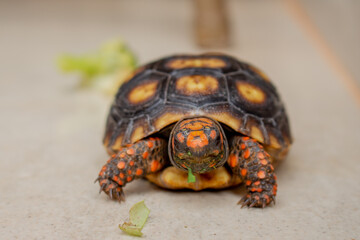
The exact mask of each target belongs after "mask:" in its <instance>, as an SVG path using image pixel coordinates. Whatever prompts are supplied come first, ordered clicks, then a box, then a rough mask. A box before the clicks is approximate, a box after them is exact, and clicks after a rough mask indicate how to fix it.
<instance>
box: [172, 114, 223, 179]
mask: <svg viewBox="0 0 360 240" xmlns="http://www.w3.org/2000/svg"><path fill="white" fill-rule="evenodd" d="M228 152H229V147H228V143H227V139H226V136H225V134H224V130H223V129H222V127H221V125H220V124H219V123H218V122H217V121H215V120H213V119H211V118H208V117H191V118H185V119H182V120H180V121H179V122H177V123H176V124H175V126H174V127H173V129H172V131H171V134H170V139H169V157H170V161H171V163H172V164H173V165H174V166H176V167H178V168H180V169H183V170H185V171H187V170H189V169H191V170H192V172H194V173H205V172H209V171H211V170H213V169H215V168H217V167H220V166H222V165H224V163H225V162H226V160H227V157H228Z"/></svg>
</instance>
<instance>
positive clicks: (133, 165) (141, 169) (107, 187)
mask: <svg viewBox="0 0 360 240" xmlns="http://www.w3.org/2000/svg"><path fill="white" fill-rule="evenodd" d="M166 156H167V144H166V141H165V140H163V139H160V138H148V139H143V140H141V141H138V142H136V143H134V144H130V145H127V146H126V147H124V148H122V149H120V150H119V152H118V153H117V154H114V155H112V156H111V158H110V159H109V160H108V161H107V163H106V164H105V165H104V166H103V168H102V169H101V171H100V173H99V177H98V178H97V179H96V180H97V181H99V184H100V192H101V191H104V192H105V193H106V194H108V195H109V196H110V198H111V199H117V200H119V201H123V200H125V198H124V193H123V190H122V189H123V187H124V186H125V185H126V184H127V183H129V182H131V181H133V180H134V179H135V178H140V177H143V176H145V175H146V174H149V173H153V172H156V171H159V170H160V169H161V168H162V167H163V166H164V165H165V162H166V159H167V158H166Z"/></svg>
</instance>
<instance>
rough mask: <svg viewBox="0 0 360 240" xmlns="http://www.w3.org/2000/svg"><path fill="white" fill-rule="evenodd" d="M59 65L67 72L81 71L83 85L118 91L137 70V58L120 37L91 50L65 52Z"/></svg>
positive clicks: (111, 91)
mask: <svg viewBox="0 0 360 240" xmlns="http://www.w3.org/2000/svg"><path fill="white" fill-rule="evenodd" d="M57 66H58V68H59V69H60V70H61V71H62V72H64V73H77V74H79V75H80V84H79V85H80V87H94V88H98V89H100V90H103V91H104V90H105V91H108V92H109V93H114V92H116V91H117V89H118V87H119V85H121V84H122V83H123V82H124V80H125V79H126V78H127V76H128V75H129V74H130V73H131V72H132V71H133V70H135V68H136V67H137V60H136V57H135V55H134V53H133V52H132V51H131V50H130V49H129V48H128V47H127V46H126V44H125V42H124V41H122V40H121V39H117V40H113V41H109V42H106V43H105V44H103V45H102V46H101V47H100V48H99V49H98V50H96V51H93V52H90V53H85V54H82V55H73V54H63V55H61V56H59V58H58V59H57ZM103 81H106V82H105V83H102V82H103Z"/></svg>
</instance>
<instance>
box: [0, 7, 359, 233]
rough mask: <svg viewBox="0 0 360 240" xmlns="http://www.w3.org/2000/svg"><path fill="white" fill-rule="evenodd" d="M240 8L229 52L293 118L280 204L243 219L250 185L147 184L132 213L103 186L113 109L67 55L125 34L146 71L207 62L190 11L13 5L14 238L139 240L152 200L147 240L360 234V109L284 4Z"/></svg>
mask: <svg viewBox="0 0 360 240" xmlns="http://www.w3.org/2000/svg"><path fill="white" fill-rule="evenodd" d="M138 3H142V5H138ZM230 3H231V7H230V10H231V13H232V16H231V17H232V20H233V22H234V24H233V26H232V29H233V32H234V35H233V43H234V44H233V47H232V48H231V49H227V50H224V51H226V52H227V53H230V54H232V55H234V56H236V57H239V58H241V59H246V60H247V61H249V62H252V63H254V64H255V65H257V66H259V67H260V68H262V69H264V70H265V72H266V73H267V74H268V75H269V76H270V77H271V78H272V79H273V82H274V83H275V85H277V86H278V90H279V92H280V93H281V96H282V98H283V99H284V100H285V102H286V106H287V109H288V112H289V116H290V120H291V127H292V130H293V135H294V138H295V143H294V146H293V147H292V149H291V151H290V155H289V157H288V159H287V160H286V161H285V162H284V163H283V164H282V165H281V166H280V167H279V168H278V169H277V175H278V179H279V180H278V184H279V188H278V189H279V191H278V197H277V204H276V205H275V206H272V207H269V208H266V209H246V208H245V209H240V207H239V206H238V205H236V203H237V201H238V200H239V199H240V198H241V196H242V195H243V194H244V189H243V188H233V189H228V190H224V191H204V192H171V191H165V190H161V189H159V188H157V187H155V186H153V185H151V184H150V183H148V182H146V181H143V180H138V181H135V182H133V183H131V184H129V185H128V186H126V188H125V194H126V195H127V200H126V202H125V203H123V204H118V203H116V202H113V201H109V200H108V199H107V197H106V196H104V195H100V196H99V195H98V194H97V192H98V186H97V185H95V184H93V183H92V182H93V180H94V179H95V178H96V176H97V174H98V172H99V170H100V168H101V167H102V165H103V164H104V163H105V161H106V160H107V159H108V156H107V155H106V153H105V150H104V149H103V147H102V145H101V138H102V133H103V128H104V124H105V117H106V114H107V111H108V107H109V104H110V102H111V99H110V98H107V97H105V96H103V95H101V94H99V93H97V92H93V91H75V90H74V86H75V82H76V77H69V76H63V75H61V74H59V73H58V72H57V70H56V69H55V67H54V59H55V58H56V56H57V55H58V54H59V53H61V52H63V51H69V52H75V53H76V52H79V53H81V52H84V51H87V50H89V49H92V48H95V47H96V46H97V45H99V44H100V43H101V42H103V41H105V40H108V39H109V38H113V37H116V36H118V35H121V36H123V37H124V38H125V39H126V40H127V41H128V42H129V43H130V44H131V46H132V47H133V48H134V49H135V51H136V53H137V54H138V56H139V59H140V60H141V62H146V61H148V60H151V59H154V58H158V57H160V56H163V55H167V54H171V53H175V52H200V51H201V49H197V48H196V46H194V45H193V41H192V35H191V33H192V31H191V30H192V28H191V2H190V1H171V5H170V3H169V1H160V0H157V1H130V0H129V1H115V0H113V1H109V0H107V1H101V2H100V1H80V2H73V1H62V2H55V1H53V2H50V1H45V0H43V1H35V0H33V1H24V2H22V3H21V4H19V3H17V2H15V1H2V2H1V3H0V20H1V21H0V53H1V55H0V112H1V117H0V133H1V137H0V214H1V218H0V238H1V239H16V238H18V239H132V237H129V236H126V235H124V234H122V232H121V231H120V230H119V229H118V228H117V225H118V224H119V223H121V222H123V221H124V220H126V219H127V217H128V211H129V209H130V207H131V206H132V205H133V204H134V203H136V202H138V201H141V200H144V199H145V202H146V204H147V206H148V207H149V208H150V210H151V213H150V217H149V219H148V222H147V223H146V225H145V227H144V229H143V233H144V237H145V238H146V239H259V238H263V239H359V238H360V231H359V225H360V210H359V205H358V204H359V200H360V185H359V182H360V175H359V172H360V165H359V156H360V149H359V147H358V145H359V143H360V128H359V125H358V124H359V122H360V111H359V106H357V105H356V104H355V101H354V100H353V98H352V97H351V96H350V95H349V93H348V92H347V91H346V89H345V87H344V86H343V84H342V82H341V80H340V79H337V78H336V75H334V73H333V72H332V70H331V69H330V68H329V66H328V65H326V62H324V60H323V58H322V57H321V56H320V55H319V54H318V52H317V50H316V48H314V46H312V45H311V41H310V40H309V39H308V37H307V36H304V35H303V32H302V31H300V30H299V29H298V25H297V23H296V22H294V19H293V18H292V16H291V15H289V13H288V12H286V8H285V7H284V6H283V5H282V2H278V1H265V0H264V1H240V2H239V1H231V2H230ZM155 5H156V7H155ZM165 19H166V20H165ZM250 23H251V25H250Z"/></svg>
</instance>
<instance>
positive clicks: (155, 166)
mask: <svg viewBox="0 0 360 240" xmlns="http://www.w3.org/2000/svg"><path fill="white" fill-rule="evenodd" d="M159 165H160V163H159V161H156V160H154V161H152V162H151V171H152V172H155V171H156V170H158V168H159Z"/></svg>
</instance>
